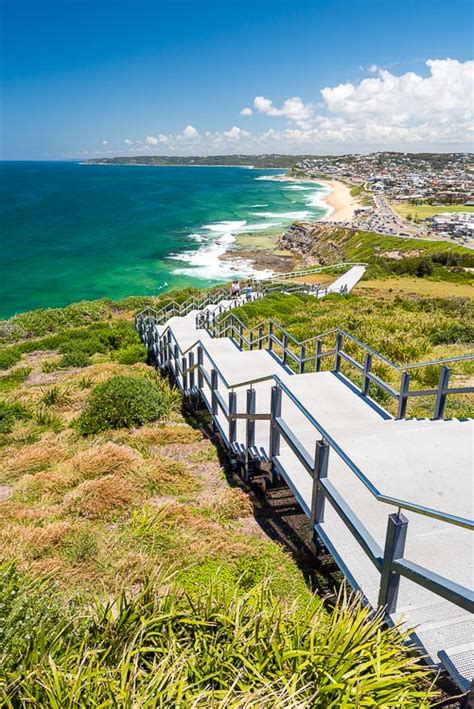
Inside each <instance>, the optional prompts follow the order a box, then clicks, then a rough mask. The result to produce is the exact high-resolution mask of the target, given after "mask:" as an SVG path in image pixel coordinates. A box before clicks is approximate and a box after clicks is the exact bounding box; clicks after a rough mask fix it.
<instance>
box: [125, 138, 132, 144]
mask: <svg viewBox="0 0 474 709" xmlns="http://www.w3.org/2000/svg"><path fill="white" fill-rule="evenodd" d="M123 142H124V143H125V145H132V141H131V140H129V139H128V138H125V140H124V141H123Z"/></svg>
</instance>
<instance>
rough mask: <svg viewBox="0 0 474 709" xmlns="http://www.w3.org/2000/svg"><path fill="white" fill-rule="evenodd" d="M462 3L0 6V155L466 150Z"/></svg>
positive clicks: (55, 1) (10, 0)
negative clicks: (0, 76)
mask: <svg viewBox="0 0 474 709" xmlns="http://www.w3.org/2000/svg"><path fill="white" fill-rule="evenodd" d="M473 12H474V3H473V2H472V0H428V1H427V0H0V13H1V18H0V19H1V24H0V27H1V38H0V39H1V41H0V45H1V75H2V82H1V97H0V101H1V103H0V108H1V126H0V137H1V151H0V156H1V158H2V159H7V160H28V159H32V160H65V159H76V158H79V159H81V158H82V159H85V158H88V157H98V156H106V157H110V156H115V155H146V154H149V155H153V154H164V155H176V154H180V155H206V154H226V153H227V154H229V153H251V154H255V153H275V152H282V153H299V154H301V153H314V154H328V153H330V154H341V153H347V152H368V151H371V150H387V149H395V150H406V151H419V150H427V151H437V150H441V151H465V150H472V147H473V145H472V139H473V136H474V132H473V128H472V118H473V106H474V90H473V76H474V62H473V56H474V52H473V40H472V37H473V26H474V25H473V20H474V18H473Z"/></svg>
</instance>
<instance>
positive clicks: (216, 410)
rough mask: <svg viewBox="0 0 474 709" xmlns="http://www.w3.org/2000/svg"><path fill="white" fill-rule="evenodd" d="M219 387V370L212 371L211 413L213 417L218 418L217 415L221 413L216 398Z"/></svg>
mask: <svg viewBox="0 0 474 709" xmlns="http://www.w3.org/2000/svg"><path fill="white" fill-rule="evenodd" d="M218 385H219V380H218V378H217V370H216V369H211V413H212V415H213V416H217V414H218V413H219V407H218V403H217V396H216V391H217V387H218Z"/></svg>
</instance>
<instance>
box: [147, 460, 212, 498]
mask: <svg viewBox="0 0 474 709" xmlns="http://www.w3.org/2000/svg"><path fill="white" fill-rule="evenodd" d="M139 479H141V480H142V481H143V484H144V486H146V487H147V488H148V491H149V492H150V493H151V494H153V495H189V494H191V493H192V492H195V491H196V490H198V489H199V487H200V484H199V482H198V480H197V479H196V477H195V475H194V474H193V471H192V469H191V468H190V467H189V466H188V465H186V463H184V462H183V461H175V460H171V459H170V458H166V457H164V456H160V457H157V456H154V457H152V458H150V459H149V460H147V461H146V462H145V464H144V465H143V466H142V468H141V470H140V472H139Z"/></svg>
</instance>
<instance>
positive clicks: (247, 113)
mask: <svg viewBox="0 0 474 709" xmlns="http://www.w3.org/2000/svg"><path fill="white" fill-rule="evenodd" d="M252 114H253V111H252V109H251V108H249V107H248V106H246V107H245V108H243V109H242V110H241V112H240V115H241V116H251V115H252Z"/></svg>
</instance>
